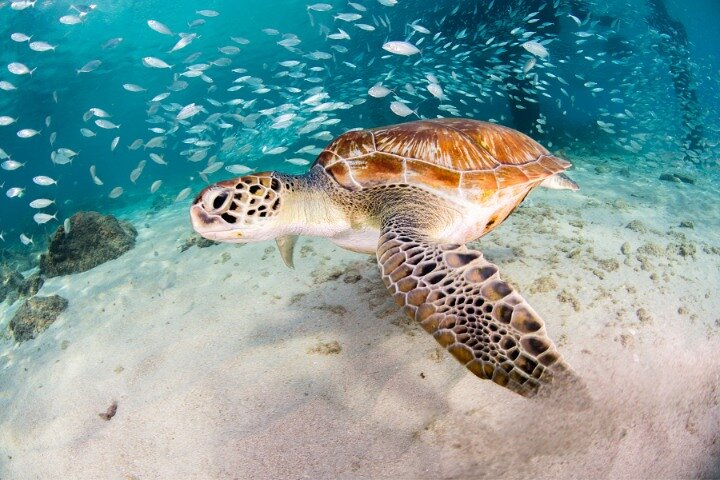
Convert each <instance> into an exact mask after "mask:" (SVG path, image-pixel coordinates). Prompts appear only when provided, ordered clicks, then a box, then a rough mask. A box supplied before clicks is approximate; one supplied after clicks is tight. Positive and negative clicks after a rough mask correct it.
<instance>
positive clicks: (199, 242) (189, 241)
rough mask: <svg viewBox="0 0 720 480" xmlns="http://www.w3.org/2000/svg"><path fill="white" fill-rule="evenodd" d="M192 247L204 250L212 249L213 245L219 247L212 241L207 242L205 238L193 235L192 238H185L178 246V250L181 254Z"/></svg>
mask: <svg viewBox="0 0 720 480" xmlns="http://www.w3.org/2000/svg"><path fill="white" fill-rule="evenodd" d="M193 245H195V246H196V247H198V248H206V247H212V246H213V245H219V243H218V242H215V241H213V240H208V239H207V238H205V237H201V236H200V235H197V234H194V235H193V236H191V237H188V238H186V239H185V243H183V244H182V245H180V247H178V248H180V251H181V252H184V251H185V250H187V249H188V248H190V247H192V246H193Z"/></svg>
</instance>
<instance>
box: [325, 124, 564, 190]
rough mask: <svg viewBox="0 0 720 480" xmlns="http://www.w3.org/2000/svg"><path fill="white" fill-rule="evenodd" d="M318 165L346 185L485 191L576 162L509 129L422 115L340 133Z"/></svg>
mask: <svg viewBox="0 0 720 480" xmlns="http://www.w3.org/2000/svg"><path fill="white" fill-rule="evenodd" d="M315 163H316V164H318V165H320V166H322V167H323V168H324V169H325V171H326V172H327V173H328V174H329V175H330V176H331V177H332V178H333V179H335V181H336V182H337V183H338V184H340V185H341V186H343V187H345V188H347V189H349V190H360V189H363V188H370V187H374V186H378V185H386V184H396V183H403V184H410V185H420V186H425V187H429V188H433V189H436V190H441V191H447V192H448V193H450V192H454V193H456V194H457V193H460V194H461V195H462V196H464V197H475V196H476V195H472V194H471V192H476V193H478V194H480V195H479V197H481V198H487V196H488V195H491V194H492V193H494V192H496V191H498V190H501V189H505V188H508V187H513V186H521V185H525V184H534V185H528V187H532V186H535V185H537V184H539V183H540V182H541V181H542V180H543V179H544V178H546V177H548V176H550V175H554V174H556V173H559V172H562V171H563V170H565V169H567V168H569V167H570V162H567V161H566V160H563V159H561V158H558V157H555V156H553V155H552V154H551V153H550V152H548V150H547V149H545V148H544V147H543V146H542V145H540V144H539V143H537V142H536V141H534V140H533V139H531V138H530V137H528V136H527V135H524V134H522V133H520V132H518V131H516V130H513V129H511V128H507V127H503V126H500V125H496V124H493V123H487V122H480V121H477V120H468V119H437V120H420V121H415V122H408V123H401V124H398V125H391V126H387V127H380V128H374V129H370V130H355V131H350V132H347V133H344V134H343V135H340V136H339V137H337V138H336V139H335V140H333V141H332V142H331V143H330V144H329V145H328V146H327V147H326V148H325V150H323V152H322V153H321V154H320V155H319V156H318V158H317V160H316V162H315Z"/></svg>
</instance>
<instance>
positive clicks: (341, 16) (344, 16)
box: [333, 13, 362, 22]
mask: <svg viewBox="0 0 720 480" xmlns="http://www.w3.org/2000/svg"><path fill="white" fill-rule="evenodd" d="M333 18H335V20H342V21H343V22H354V21H355V20H360V19H361V18H362V15H360V14H359V13H338V14H337V15H335V16H334V17H333Z"/></svg>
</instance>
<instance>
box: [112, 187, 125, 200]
mask: <svg viewBox="0 0 720 480" xmlns="http://www.w3.org/2000/svg"><path fill="white" fill-rule="evenodd" d="M123 191H124V190H123V188H122V187H115V188H113V189H112V190H110V193H109V194H108V197H110V198H118V197H119V196H120V195H122V194H123Z"/></svg>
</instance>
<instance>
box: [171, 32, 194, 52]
mask: <svg viewBox="0 0 720 480" xmlns="http://www.w3.org/2000/svg"><path fill="white" fill-rule="evenodd" d="M196 38H197V34H196V33H191V34H189V35H185V36H184V37H182V38H181V39H180V40H178V42H177V43H176V44H175V46H174V47H173V48H172V49H170V51H169V52H168V53H172V52H175V51H177V50H181V49H183V48H185V47H187V46H188V45H190V43H191V42H192V41H193V40H195V39H196Z"/></svg>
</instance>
